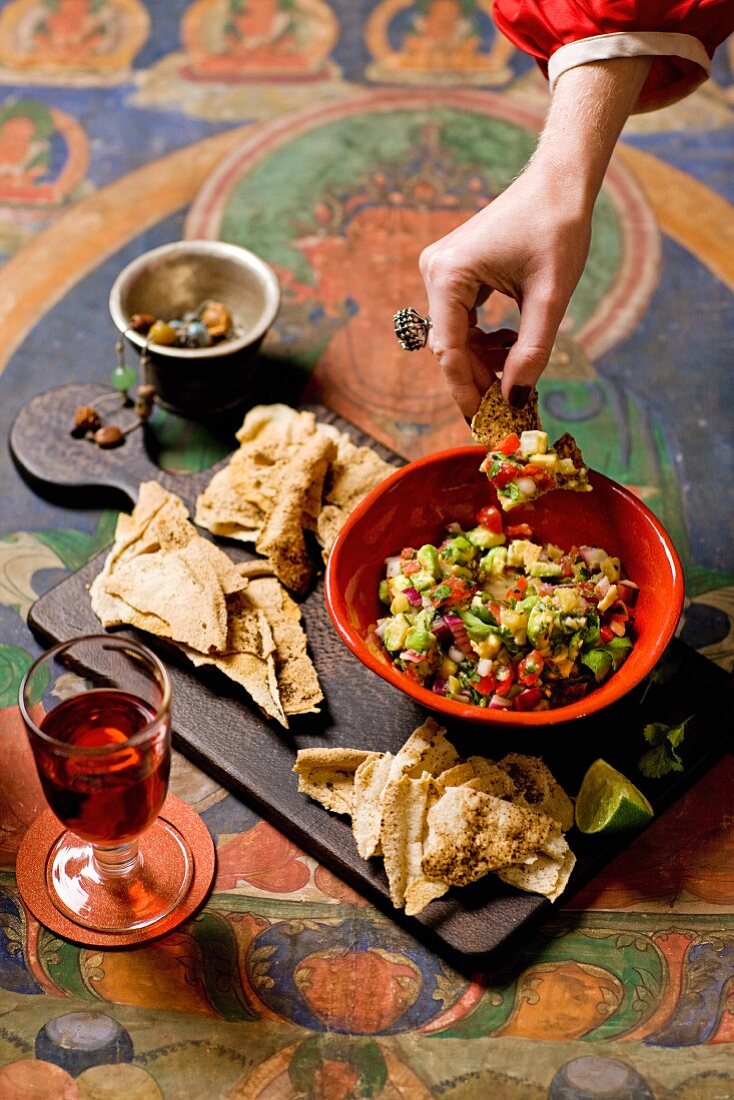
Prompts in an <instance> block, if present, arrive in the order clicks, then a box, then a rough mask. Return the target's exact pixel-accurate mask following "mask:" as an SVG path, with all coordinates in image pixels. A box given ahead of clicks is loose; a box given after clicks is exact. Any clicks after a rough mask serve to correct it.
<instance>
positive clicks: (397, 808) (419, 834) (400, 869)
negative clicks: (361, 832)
mask: <svg viewBox="0 0 734 1100" xmlns="http://www.w3.org/2000/svg"><path fill="white" fill-rule="evenodd" d="M439 794H440V792H439V788H438V786H437V784H436V782H435V780H434V779H432V778H431V776H429V775H428V774H427V773H426V774H424V775H422V776H421V777H420V778H419V779H411V777H410V776H408V775H403V776H401V778H400V779H398V780H397V782H389V783H388V784H387V786H386V787H385V790H384V793H383V809H382V831H381V844H382V853H383V856H384V859H385V873H386V874H387V880H388V883H389V886H390V900H391V901H392V903H393V905H394V906H395V907H396V909H402V908H403V906H405V911H406V913H407V914H408V916H413V915H415V913H418V912H420V910H421V909H423V908H424V907H425V906H426V905H427V904H428V902H429V901H432V900H433V898H438V897H441V895H442V894H445V893H446V891H447V889H448V886H447V884H446V883H445V882H440V881H431V880H430V878H429V876H427V875H426V874H425V872H424V869H423V867H422V861H423V842H424V837H425V833H426V815H427V813H428V810H429V806H431V805H432V804H433V803H434V802H435V801H436V799H437V798H438V797H439Z"/></svg>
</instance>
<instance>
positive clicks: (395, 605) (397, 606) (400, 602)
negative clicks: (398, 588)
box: [390, 592, 411, 615]
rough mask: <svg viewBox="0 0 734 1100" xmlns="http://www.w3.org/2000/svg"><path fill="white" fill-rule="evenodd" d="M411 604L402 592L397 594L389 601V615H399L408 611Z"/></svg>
mask: <svg viewBox="0 0 734 1100" xmlns="http://www.w3.org/2000/svg"><path fill="white" fill-rule="evenodd" d="M410 607H411V603H410V600H409V599H408V597H407V596H406V595H405V593H404V592H398V594H397V596H396V597H395V599H394V600H391V601H390V614H391V615H399V614H400V613H401V612H402V611H410Z"/></svg>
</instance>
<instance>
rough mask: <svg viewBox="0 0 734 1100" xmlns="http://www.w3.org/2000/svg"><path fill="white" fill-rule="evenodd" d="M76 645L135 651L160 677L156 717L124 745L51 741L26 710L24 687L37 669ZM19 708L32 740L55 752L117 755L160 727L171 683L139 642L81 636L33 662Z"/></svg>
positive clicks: (118, 636) (168, 705)
mask: <svg viewBox="0 0 734 1100" xmlns="http://www.w3.org/2000/svg"><path fill="white" fill-rule="evenodd" d="M79 642H107V643H112V648H123V646H125V647H128V648H130V649H133V650H136V651H137V653H138V654H139V655H140V656H141V657H143V658H144V659H145V660H146V661H148V662H149V663H150V664H151V665H152V666H153V667H154V668H155V670H156V672H157V673H158V674H159V676H160V679H161V685H162V692H163V695H162V698H161V701H160V703H159V704H158V705H157V706H156V710H155V715H154V716H153V718H151V720H150V721H149V722H147V723H146V724H145V725H144V726H143V727H142V728H141V729H139V730H138V731H137V732H136V733H134V734H133V736H132V737H129V738H128V739H127V740H126V741H124V742H119V743H116V744H109V745H94V746H82V745H70V744H68V743H67V742H65V741H59V740H58V739H57V738H56V737H50V736H49V735H48V734H47V733H44V731H43V730H42V729H41V728H40V726H39V725H38V723H37V722H35V721H34V719H33V717H32V715H31V713H30V710H29V708H28V707H27V706H26V699H25V695H26V687H27V686H28V682H29V681H30V679H31V677H32V676H33V674H34V672H35V671H36V670H37V669H38V668H39V667H40V665H42V664H44V663H45V662H47V661H48V660H49V659H53V658H55V656H56V654H58V653H60V652H61V651H62V650H64V649H68V648H69V647H70V646H72V645H75V644H77V643H79ZM18 706H19V708H20V713H21V717H22V718H23V721H24V723H25V725H26V727H27V728H28V729H29V730H32V732H33V736H34V737H38V738H39V739H40V740H41V741H43V742H45V743H46V744H47V745H49V746H53V748H54V749H55V750H56V751H57V752H61V753H63V754H64V755H68V756H75V755H79V756H105V755H108V754H110V753H113V752H119V751H120V750H121V749H123V748H128V747H131V748H135V747H136V746H138V745H141V744H144V743H145V741H146V740H147V739H148V738H149V737H150V735H151V734H152V733H154V732H155V730H156V729H157V728H158V727H159V726H160V723H161V720H162V719H163V718H165V717H166V715H167V714H168V713H169V711H170V709H171V679H170V676H169V675H168V672H167V670H166V667H165V665H164V664H163V662H162V661H161V660H160V658H159V657H157V656H156V655H155V653H153V651H152V650H150V649H148V647H147V646H144V645H143V644H142V643H141V642H138V641H135V639H134V638H129V637H128V636H127V635H125V634H80V635H79V636H78V637H76V638H69V639H68V640H67V641H65V642H58V643H57V644H56V645H55V646H52V647H51V649H47V650H46V651H45V652H44V653H42V654H40V656H39V657H37V658H36V660H35V661H34V662H33V664H32V665H31V666H30V668H29V669H28V671H27V672H26V674H25V676H24V677H23V679H22V680H21V683H20V688H19V689H18Z"/></svg>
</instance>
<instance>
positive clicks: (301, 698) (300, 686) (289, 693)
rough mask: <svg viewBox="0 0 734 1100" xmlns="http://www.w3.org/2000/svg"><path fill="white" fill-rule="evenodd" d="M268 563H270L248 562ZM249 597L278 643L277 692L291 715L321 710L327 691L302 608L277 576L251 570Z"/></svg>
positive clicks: (276, 654)
mask: <svg viewBox="0 0 734 1100" xmlns="http://www.w3.org/2000/svg"><path fill="white" fill-rule="evenodd" d="M247 564H248V565H249V564H254V565H259V564H262V565H263V566H268V565H269V563H268V562H262V563H258V562H254V563H247ZM247 599H248V602H249V603H251V604H252V605H253V606H254V607H258V608H260V610H261V611H262V612H263V613H264V614H265V616H266V617H267V620H268V622H269V623H270V627H271V630H272V632H273V640H274V642H275V670H276V675H277V679H278V693H279V696H280V702H281V704H282V707H283V710H284V711H285V713H286V714H288V715H295V714H311V713H313V712H316V711H318V709H319V703H321V702H323V698H324V694H323V692H322V690H321V686H320V684H319V680H318V676H317V673H316V669H315V668H314V665H313V662H312V660H311V658H310V656H309V654H308V648H307V638H306V632H305V630H304V629H303V626H302V625H301V611H300V608H299V607H298V604H297V603H296V602H295V600H293V599H291V597H290V596H289V595H288V593H287V592H286V591H285V589H284V588H283V586H282V585H281V583H280V581H278V580H277V579H276V578H275V577H267V576H257V575H255V574H253V573H250V583H249V585H248V588H247Z"/></svg>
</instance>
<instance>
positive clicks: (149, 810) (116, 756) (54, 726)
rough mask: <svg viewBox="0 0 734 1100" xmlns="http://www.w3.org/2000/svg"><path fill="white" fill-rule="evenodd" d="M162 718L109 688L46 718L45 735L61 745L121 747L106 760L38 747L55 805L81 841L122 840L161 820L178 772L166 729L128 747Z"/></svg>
mask: <svg viewBox="0 0 734 1100" xmlns="http://www.w3.org/2000/svg"><path fill="white" fill-rule="evenodd" d="M154 719H155V710H154V708H153V707H151V706H150V705H149V704H147V703H146V702H145V701H144V700H143V699H140V698H137V697H136V696H134V695H131V694H129V693H128V692H125V691H119V690H109V689H106V688H101V689H98V690H96V691H85V692H82V693H81V694H79V695H75V696H73V697H72V698H71V699H66V700H65V701H64V702H62V703H61V704H60V705H59V706H58V707H56V708H55V709H54V710H51V711H49V713H48V714H46V716H45V717H44V718H43V720H42V721H41V723H40V727H39V728H40V729H41V731H42V732H43V733H45V734H47V736H48V737H51V738H53V739H54V741H56V742H63V743H65V744H67V745H74V746H77V747H79V748H88V749H95V748H102V747H103V746H107V747H108V748H109V747H110V746H113V745H119V746H120V748H119V751H118V752H109V751H108V752H106V753H105V754H104V755H98V756H95V755H89V756H58V755H57V754H55V753H53V752H50V751H49V749H48V747H47V745H46V744H44V743H43V742H39V743H37V744H36V745H35V746H34V748H35V755H36V765H37V767H38V774H39V776H40V779H41V783H42V785H43V791H44V794H45V795H46V798H47V799H48V803H49V805H50V807H51V809H52V810H53V811H54V813H55V814H56V816H57V817H58V818H59V819H60V820H61V821H63V822H64V824H65V825H67V826H68V828H69V829H71V830H72V832H74V833H76V834H77V836H80V837H83V838H84V840H90V841H95V842H97V843H100V844H103V843H107V844H115V843H122V842H124V841H127V840H130V839H132V838H133V837H136V836H138V834H139V833H141V832H143V830H144V829H147V828H148V826H149V825H150V824H151V823H152V822H153V821H154V820H155V819H156V817H157V816H158V813H159V811H160V808H161V806H162V805H163V801H164V799H165V797H166V789H167V787H168V774H169V769H170V755H169V753H168V751H167V746H166V738H165V731H162V732H161V735H160V736H158V737H157V738H154V739H153V740H152V741H150V742H147V743H145V744H143V745H135V744H133V745H130V744H128V742H129V741H130V738H134V737H135V734H137V733H139V732H140V730H142V729H144V728H145V727H146V726H147V725H149V724H150V723H151V722H152V721H153V720H154Z"/></svg>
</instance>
